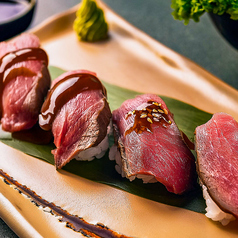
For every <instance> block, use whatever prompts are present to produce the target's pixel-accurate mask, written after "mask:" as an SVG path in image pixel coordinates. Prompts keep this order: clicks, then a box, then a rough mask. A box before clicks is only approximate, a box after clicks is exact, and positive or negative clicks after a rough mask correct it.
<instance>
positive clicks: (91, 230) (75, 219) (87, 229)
mask: <svg viewBox="0 0 238 238" xmlns="http://www.w3.org/2000/svg"><path fill="white" fill-rule="evenodd" d="M0 176H2V177H3V178H4V182H5V183H6V184H8V185H15V186H16V187H17V190H18V191H19V193H23V194H25V195H26V196H28V197H29V198H30V199H32V202H33V203H34V204H35V205H36V206H38V207H39V206H42V207H43V208H50V213H51V214H52V215H55V216H59V217H60V218H58V220H59V221H60V222H65V223H66V226H67V227H68V228H70V229H72V230H74V231H76V232H80V233H81V234H82V235H84V236H86V237H95V238H96V237H97V238H98V237H103V238H129V237H128V236H125V235H121V234H118V233H117V232H115V231H113V230H111V229H110V228H108V227H107V226H105V225H103V224H101V223H97V224H96V225H94V224H90V223H88V222H86V221H85V220H84V219H83V218H82V217H79V216H77V215H72V214H70V213H68V212H67V211H66V210H63V209H62V208H61V207H59V206H56V205H55V204H54V203H52V202H48V201H46V200H44V199H43V198H41V197H40V196H39V195H37V194H36V193H35V192H34V191H32V190H30V189H29V188H27V187H26V186H25V185H22V184H20V183H18V182H17V181H16V180H14V179H13V178H12V177H10V176H9V175H8V174H7V173H5V172H3V171H2V170H1V169H0Z"/></svg>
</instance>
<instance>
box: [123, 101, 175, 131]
mask: <svg viewBox="0 0 238 238" xmlns="http://www.w3.org/2000/svg"><path fill="white" fill-rule="evenodd" d="M147 104H148V105H147V106H146V107H145V108H143V109H142V110H134V111H130V112H128V113H127V115H126V119H128V118H129V117H130V116H132V115H135V117H134V124H133V126H132V127H130V128H129V129H128V130H127V131H126V132H125V135H128V134H130V133H131V132H132V131H135V132H136V133H137V134H140V133H142V132H143V131H149V132H151V133H152V124H153V123H155V124H161V125H162V126H164V127H166V125H170V124H171V123H172V122H171V121H170V120H169V117H168V111H167V110H166V109H165V108H164V109H163V108H162V107H161V103H158V102H154V101H151V100H149V101H148V102H147Z"/></svg>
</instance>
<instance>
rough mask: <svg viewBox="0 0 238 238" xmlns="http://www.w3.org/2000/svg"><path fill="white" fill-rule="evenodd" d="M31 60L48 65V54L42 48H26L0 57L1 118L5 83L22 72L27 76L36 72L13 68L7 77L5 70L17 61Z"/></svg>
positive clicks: (31, 75) (0, 115)
mask: <svg viewBox="0 0 238 238" xmlns="http://www.w3.org/2000/svg"><path fill="white" fill-rule="evenodd" d="M29 60H39V61H43V62H44V63H45V64H46V65H48V56H47V54H46V52H45V51H44V50H43V49H41V48H25V49H20V50H16V51H12V52H9V53H7V54H6V55H4V56H3V57H2V58H1V59H0V118H1V117H2V93H3V89H4V87H5V85H6V84H7V83H8V82H9V81H10V80H12V79H14V78H16V77H17V76H18V75H19V73H21V74H20V75H25V76H27V77H33V76H35V73H34V72H32V71H31V70H30V69H27V68H24V67H20V68H14V69H12V70H11V71H10V72H9V73H8V75H7V76H5V77H4V72H5V71H6V70H7V69H9V68H10V67H12V66H13V65H14V64H16V63H19V62H22V61H29Z"/></svg>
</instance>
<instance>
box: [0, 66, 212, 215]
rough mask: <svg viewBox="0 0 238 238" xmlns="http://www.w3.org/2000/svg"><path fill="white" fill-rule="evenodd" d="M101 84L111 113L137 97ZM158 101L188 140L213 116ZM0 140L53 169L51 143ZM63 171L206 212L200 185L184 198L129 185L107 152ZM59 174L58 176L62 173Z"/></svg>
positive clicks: (53, 74)
mask: <svg viewBox="0 0 238 238" xmlns="http://www.w3.org/2000/svg"><path fill="white" fill-rule="evenodd" d="M49 70H50V73H51V77H52V79H55V78H56V77H58V76H59V75H61V74H62V73H63V72H65V71H64V70H62V69H60V68H57V67H53V66H50V67H49ZM103 83H104V85H105V87H106V89H107V93H108V101H109V105H110V108H111V110H112V111H113V110H115V109H116V108H118V107H120V105H121V104H122V103H123V102H124V101H125V100H127V99H130V98H134V97H135V96H136V95H138V94H140V93H138V92H135V91H131V90H128V89H124V88H120V87H117V86H114V85H111V84H109V83H105V82H103ZM161 98H162V99H163V100H164V101H165V103H166V104H167V106H168V108H169V109H170V111H171V112H172V113H173V114H174V118H175V121H176V123H177V125H178V127H179V129H180V130H181V131H183V132H184V133H185V134H186V135H187V136H188V138H189V139H191V140H193V137H194V131H195V128H196V127H197V126H199V125H201V124H204V123H205V122H207V121H208V120H209V119H210V118H211V116H212V115H211V114H209V113H207V112H204V111H202V110H199V109H197V108H195V107H193V106H191V105H188V104H186V103H183V102H181V101H178V100H175V99H172V98H169V97H164V96H161ZM0 141H1V142H3V143H4V144H6V145H9V146H11V147H13V148H15V149H17V150H20V151H22V152H23V153H26V154H29V155H31V156H33V157H36V158H39V159H42V160H44V161H46V162H48V163H50V164H52V166H53V165H54V158H53V155H52V154H51V150H52V149H54V148H55V147H54V145H53V143H51V144H48V145H36V144H32V143H29V142H24V141H20V140H17V139H14V138H12V137H10V138H9V137H8V138H4V137H2V138H0ZM112 143H113V138H112V137H110V144H112ZM33 159H34V158H33ZM63 169H64V170H66V171H68V172H70V173H73V174H75V175H78V176H81V177H84V178H87V179H89V180H92V181H95V182H99V183H103V184H107V185H109V186H113V187H116V188H119V189H122V190H124V191H127V192H129V193H132V194H136V195H138V196H141V197H144V198H148V199H151V200H154V201H157V202H160V203H164V204H168V205H172V206H176V207H181V208H185V209H189V210H192V211H195V212H199V213H205V202H204V199H203V197H202V192H201V189H200V186H199V185H198V186H197V187H196V188H195V189H194V190H193V191H191V192H189V193H186V194H184V195H175V194H172V193H169V192H168V191H167V190H166V188H165V187H164V186H163V185H162V184H160V183H153V184H143V182H142V180H139V179H135V180H134V181H133V182H130V181H129V180H127V179H125V178H122V177H121V176H120V175H119V174H118V173H117V172H116V171H115V162H114V161H110V160H109V159H108V153H106V155H105V156H104V157H103V158H101V159H95V160H93V161H90V162H88V161H82V162H81V161H76V160H72V161H71V162H70V163H68V164H67V165H66V166H65V167H64V168H63ZM58 172H59V173H60V172H61V170H59V171H58Z"/></svg>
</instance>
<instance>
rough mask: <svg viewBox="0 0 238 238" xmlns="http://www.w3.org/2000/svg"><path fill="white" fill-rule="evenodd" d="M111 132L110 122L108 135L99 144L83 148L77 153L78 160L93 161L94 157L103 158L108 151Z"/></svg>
mask: <svg viewBox="0 0 238 238" xmlns="http://www.w3.org/2000/svg"><path fill="white" fill-rule="evenodd" d="M110 134H111V124H109V126H108V128H107V135H106V136H105V137H104V139H103V140H102V141H101V142H100V143H99V144H98V145H97V146H93V147H90V148H88V149H86V150H83V151H81V152H79V153H78V154H77V156H76V157H75V159H76V160H80V161H92V160H93V159H95V158H97V159H100V158H102V157H103V156H104V155H105V153H106V151H107V150H108V148H109V138H108V137H109V135H110Z"/></svg>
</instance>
